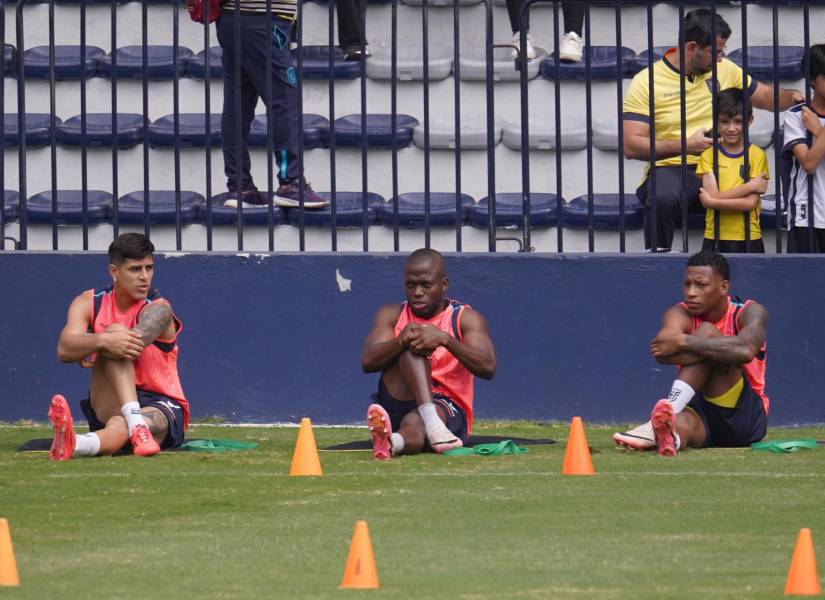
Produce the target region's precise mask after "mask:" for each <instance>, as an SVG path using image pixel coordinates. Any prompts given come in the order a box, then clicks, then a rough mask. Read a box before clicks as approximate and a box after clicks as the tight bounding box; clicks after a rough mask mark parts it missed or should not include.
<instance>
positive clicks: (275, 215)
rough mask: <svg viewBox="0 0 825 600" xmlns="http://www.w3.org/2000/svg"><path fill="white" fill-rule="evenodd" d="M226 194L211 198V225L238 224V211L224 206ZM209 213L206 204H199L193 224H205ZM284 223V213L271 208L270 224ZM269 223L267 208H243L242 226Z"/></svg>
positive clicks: (282, 210) (276, 207) (276, 208)
mask: <svg viewBox="0 0 825 600" xmlns="http://www.w3.org/2000/svg"><path fill="white" fill-rule="evenodd" d="M228 195H229V194H228V193H227V192H224V193H222V194H217V195H215V196H212V225H235V224H237V222H238V209H237V208H235V207H229V206H224V205H223V203H224V202H225V201H226V199H227V197H228ZM208 216H209V213H208V211H207V209H206V202H204V203H203V204H200V205H199V206H198V209H197V211H196V214H195V222H196V223H201V224H202V225H206V224H207V220H208ZM285 222H286V211H285V210H284V209H283V208H281V207H280V206H273V207H272V224H273V225H283V224H284V223H285ZM268 223H269V207H268V206H261V207H255V208H246V207H244V208H243V224H244V225H267V224H268Z"/></svg>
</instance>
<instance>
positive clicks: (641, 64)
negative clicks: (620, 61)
mask: <svg viewBox="0 0 825 600" xmlns="http://www.w3.org/2000/svg"><path fill="white" fill-rule="evenodd" d="M671 48H673V46H654V47H653V62H656V61H657V60H659V59H660V58H662V57H663V56H664V55H665V52H667V51H668V50H670V49H671ZM646 68H647V49H645V50H643V51H642V52H639V53H638V54H637V55H636V56H634V57H633V58H632V59H631V60H630V62H629V63H628V64H627V75H628V77H633V76H634V75H635V74H636V73H638V72H639V71H641V70H642V69H646Z"/></svg>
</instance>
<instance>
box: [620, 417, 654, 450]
mask: <svg viewBox="0 0 825 600" xmlns="http://www.w3.org/2000/svg"><path fill="white" fill-rule="evenodd" d="M613 441H614V442H616V443H617V444H618V445H619V446H624V447H625V448H631V449H632V450H650V449H651V448H655V447H656V437H655V435H654V434H653V424H652V423H651V422H650V421H648V422H647V423H642V424H641V425H639V426H638V427H634V428H633V429H630V430H629V431H625V432H624V433H614V434H613Z"/></svg>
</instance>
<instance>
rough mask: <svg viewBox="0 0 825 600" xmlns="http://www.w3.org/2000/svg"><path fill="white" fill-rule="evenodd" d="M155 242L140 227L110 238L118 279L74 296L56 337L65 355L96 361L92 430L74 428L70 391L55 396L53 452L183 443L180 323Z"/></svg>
mask: <svg viewBox="0 0 825 600" xmlns="http://www.w3.org/2000/svg"><path fill="white" fill-rule="evenodd" d="M154 250H155V248H154V246H153V245H152V242H150V241H149V239H148V238H147V237H146V236H144V235H141V234H138V233H125V234H123V235H120V236H118V238H117V239H115V240H114V241H113V242H112V244H111V245H110V246H109V263H110V264H109V275H110V276H111V278H112V285H111V286H109V287H107V288H105V289H103V290H94V289H91V290H87V291H85V292H83V293H82V294H80V295H79V296H78V297H77V298H75V299H74V301H72V304H71V306H69V314H68V316H67V318H66V325H65V327H63V331H62V332H61V333H60V339H59V340H58V343H57V356H58V358H59V359H60V360H61V361H62V362H66V363H78V364H79V365H80V366H81V367H84V368H89V369H91V378H90V383H89V397H88V398H87V399H86V400H82V401H81V402H80V406H81V409H82V410H83V414H84V415H85V416H86V419H87V420H88V422H89V429H90V433H87V434H85V435H75V432H74V429H73V421H72V414H71V411H70V410H69V405H68V404H67V402H66V400H65V399H64V398H63V396H60V395H56V396H54V398H52V401H51V406H50V407H49V420H50V421H51V423H52V426H53V427H54V439H53V441H52V448H51V453H50V457H51V459H52V460H68V459H70V458H72V457H75V456H95V455H98V454H113V453H115V452H118V451H119V450H121V449H122V448H124V447H125V446H126V445H127V443H131V446H132V451H133V452H134V453H135V454H137V455H138V456H152V455H153V454H157V453H158V452H160V450H161V448H163V449H167V448H174V447H177V446H180V445H181V444H182V443H183V437H184V432H185V431H186V428H187V426H188V424H189V404H188V402H187V401H186V398H185V397H184V395H183V390H182V389H181V385H180V379H179V378H178V369H177V358H178V344H177V338H178V334H179V333H180V331H181V327H182V325H181V323H180V321H179V320H178V319H177V318H176V317H175V313H174V312H173V311H172V306H171V305H170V304H169V302H168V301H167V300H166V299H164V298H162V297H161V296H160V295H159V294H158V292H157V290H153V289H152V287H151V285H152V277H153V275H154V270H153V268H154V262H153V259H152V252H154Z"/></svg>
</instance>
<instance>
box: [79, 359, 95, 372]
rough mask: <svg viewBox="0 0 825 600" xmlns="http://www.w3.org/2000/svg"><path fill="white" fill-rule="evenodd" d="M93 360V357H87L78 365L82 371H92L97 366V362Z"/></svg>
mask: <svg viewBox="0 0 825 600" xmlns="http://www.w3.org/2000/svg"><path fill="white" fill-rule="evenodd" d="M91 358H92V357H91V356H86V357H85V358H81V359H80V362H78V363H77V364H78V365H80V368H81V369H91V368H92V367H93V366H95V361H94V360H90V359H91Z"/></svg>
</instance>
